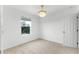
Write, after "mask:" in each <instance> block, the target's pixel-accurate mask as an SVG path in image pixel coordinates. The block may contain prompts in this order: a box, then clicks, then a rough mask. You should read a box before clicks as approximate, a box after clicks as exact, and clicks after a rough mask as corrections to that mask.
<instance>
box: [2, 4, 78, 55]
mask: <svg viewBox="0 0 79 59" xmlns="http://www.w3.org/2000/svg"><path fill="white" fill-rule="evenodd" d="M1 28H2V32H3V33H2V35H1V40H2V45H3V47H2V49H3V53H4V54H77V53H78V54H79V52H78V51H79V44H78V43H79V31H78V30H79V6H78V5H4V6H3V25H2V26H1Z"/></svg>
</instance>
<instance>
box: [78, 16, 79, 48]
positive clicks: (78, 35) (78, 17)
mask: <svg viewBox="0 0 79 59" xmlns="http://www.w3.org/2000/svg"><path fill="white" fill-rule="evenodd" d="M78 48H79V16H78Z"/></svg>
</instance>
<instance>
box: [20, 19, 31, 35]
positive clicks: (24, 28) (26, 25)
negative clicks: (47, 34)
mask: <svg viewBox="0 0 79 59" xmlns="http://www.w3.org/2000/svg"><path fill="white" fill-rule="evenodd" d="M30 28H31V20H30V19H27V18H22V19H21V33H22V34H30Z"/></svg>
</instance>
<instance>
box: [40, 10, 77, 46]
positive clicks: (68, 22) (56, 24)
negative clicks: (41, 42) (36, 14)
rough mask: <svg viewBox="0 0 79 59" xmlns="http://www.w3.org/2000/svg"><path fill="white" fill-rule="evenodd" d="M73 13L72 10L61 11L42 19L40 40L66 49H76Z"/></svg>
mask: <svg viewBox="0 0 79 59" xmlns="http://www.w3.org/2000/svg"><path fill="white" fill-rule="evenodd" d="M74 11H75V10H73V9H66V10H65V9H63V10H61V11H60V12H57V13H52V14H51V15H47V16H46V17H45V18H42V19H41V26H42V27H41V28H42V38H43V39H46V40H49V41H53V42H57V43H61V44H63V45H65V46H68V47H76V41H77V40H76V38H75V36H74V35H75V34H74V26H75V25H74V24H73V22H74V21H73V19H74V18H73V17H74V15H75V12H74ZM64 32H65V34H64Z"/></svg>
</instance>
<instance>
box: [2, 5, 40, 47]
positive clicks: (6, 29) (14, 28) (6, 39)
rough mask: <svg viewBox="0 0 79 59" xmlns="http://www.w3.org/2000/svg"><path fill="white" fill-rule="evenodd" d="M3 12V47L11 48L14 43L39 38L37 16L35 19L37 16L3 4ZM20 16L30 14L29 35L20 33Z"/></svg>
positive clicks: (17, 43)
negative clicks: (30, 29)
mask: <svg viewBox="0 0 79 59" xmlns="http://www.w3.org/2000/svg"><path fill="white" fill-rule="evenodd" d="M3 12H4V13H3V19H4V20H3V21H4V25H3V33H2V40H3V49H7V48H11V47H14V46H16V45H19V44H23V43H25V42H28V41H31V40H34V39H37V38H39V21H38V20H39V18H38V19H37V17H35V16H32V15H30V14H28V13H25V12H23V11H20V10H17V9H14V8H12V7H11V6H4V8H3ZM21 16H26V17H29V16H32V17H31V20H32V31H31V34H29V35H24V36H23V35H21V23H20V18H21Z"/></svg>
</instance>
